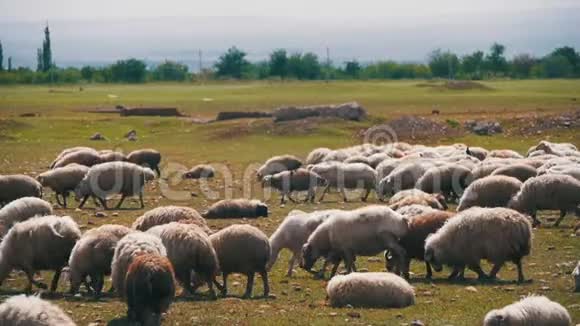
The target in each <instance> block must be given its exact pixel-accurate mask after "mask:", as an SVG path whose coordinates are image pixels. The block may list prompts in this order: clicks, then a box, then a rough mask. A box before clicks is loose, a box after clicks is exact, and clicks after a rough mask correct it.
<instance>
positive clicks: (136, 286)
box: [125, 253, 175, 326]
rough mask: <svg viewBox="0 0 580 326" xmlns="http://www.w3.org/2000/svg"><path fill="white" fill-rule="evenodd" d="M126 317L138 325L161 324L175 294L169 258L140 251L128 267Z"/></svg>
mask: <svg viewBox="0 0 580 326" xmlns="http://www.w3.org/2000/svg"><path fill="white" fill-rule="evenodd" d="M125 291H126V292H125V298H126V301H127V319H129V321H130V322H138V323H139V324H141V325H144V326H149V325H161V314H163V313H165V312H166V311H167V310H168V309H169V306H170V305H171V302H172V301H173V298H174V297H175V277H174V273H173V268H172V266H171V262H169V260H168V259H167V258H166V257H163V256H159V255H156V254H147V253H145V254H140V255H138V256H137V257H135V259H133V262H132V263H131V265H129V268H128V269H127V278H126V279H125Z"/></svg>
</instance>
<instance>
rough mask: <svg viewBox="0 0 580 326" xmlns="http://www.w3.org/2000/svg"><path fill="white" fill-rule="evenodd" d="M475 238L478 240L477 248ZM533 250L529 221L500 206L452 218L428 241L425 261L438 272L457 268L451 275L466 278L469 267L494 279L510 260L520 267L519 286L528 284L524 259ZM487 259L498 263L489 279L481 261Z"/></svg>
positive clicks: (462, 213) (474, 210)
mask: <svg viewBox="0 0 580 326" xmlns="http://www.w3.org/2000/svg"><path fill="white" fill-rule="evenodd" d="M474 239H477V241H476V245H474ZM531 248H532V226H531V224H530V222H529V221H528V218H527V217H526V216H525V215H523V214H520V213H518V212H517V211H514V210H511V209H508V208H503V207H496V208H481V207H472V208H470V209H467V210H464V211H462V212H460V213H458V214H457V215H455V216H454V217H453V218H451V219H449V220H448V221H447V223H445V224H444V225H443V227H441V228H440V229H439V230H438V231H437V232H436V233H435V234H432V235H430V236H428V237H427V240H426V241H425V261H426V262H427V263H430V264H431V266H432V267H433V269H435V271H437V272H440V271H441V269H442V265H444V264H445V265H449V266H452V267H453V268H454V271H453V273H452V274H451V275H450V276H449V278H450V279H452V278H456V277H458V278H463V271H464V269H465V266H467V267H468V268H469V269H471V270H473V271H474V272H476V273H477V275H478V277H479V279H487V278H491V279H494V278H495V277H496V274H497V272H498V271H499V270H500V268H501V267H502V266H503V264H504V263H505V262H506V261H512V262H513V263H514V264H516V266H517V268H518V283H521V282H524V273H523V269H522V258H523V257H525V256H527V255H529V254H530V250H531ZM481 259H487V260H488V261H489V262H491V263H492V264H494V266H493V268H492V270H491V272H490V275H489V276H487V275H486V274H485V273H484V272H483V270H482V269H481V266H480V265H479V262H480V260H481Z"/></svg>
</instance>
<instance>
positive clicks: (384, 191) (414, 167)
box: [377, 161, 433, 200]
mask: <svg viewBox="0 0 580 326" xmlns="http://www.w3.org/2000/svg"><path fill="white" fill-rule="evenodd" d="M430 167H433V163H431V162H426V161H415V162H411V163H405V164H400V165H399V166H397V168H396V169H394V170H393V171H392V172H391V173H389V175H387V176H386V177H384V178H383V179H382V180H380V182H379V184H378V187H377V192H378V195H379V199H381V200H382V199H384V198H385V196H390V195H393V194H395V193H397V192H399V191H401V190H405V189H411V188H414V187H415V184H416V183H417V180H419V179H420V178H421V177H422V176H423V174H425V172H427V170H428V169H429V168H430Z"/></svg>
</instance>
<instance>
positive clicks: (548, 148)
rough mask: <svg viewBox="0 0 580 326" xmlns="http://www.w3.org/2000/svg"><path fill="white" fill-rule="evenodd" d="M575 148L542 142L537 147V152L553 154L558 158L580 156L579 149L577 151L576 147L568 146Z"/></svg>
mask: <svg viewBox="0 0 580 326" xmlns="http://www.w3.org/2000/svg"><path fill="white" fill-rule="evenodd" d="M568 145H571V146H573V148H572V147H568V146H563V145H561V144H555V143H548V142H546V141H541V142H540V143H539V144H538V146H536V150H537V151H543V152H544V153H546V154H553V155H556V156H580V153H579V152H578V149H576V146H574V145H572V144H568Z"/></svg>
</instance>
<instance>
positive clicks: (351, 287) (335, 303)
mask: <svg viewBox="0 0 580 326" xmlns="http://www.w3.org/2000/svg"><path fill="white" fill-rule="evenodd" d="M326 294H327V296H328V300H329V303H330V305H331V306H332V307H344V306H347V305H350V306H352V307H361V308H404V307H408V306H411V305H413V304H415V290H414V289H413V287H412V286H411V285H410V284H409V283H408V282H407V281H405V279H403V278H402V277H400V276H398V275H395V274H392V273H351V274H348V275H337V276H335V277H333V278H332V279H331V280H330V281H329V282H328V284H327V286H326Z"/></svg>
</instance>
